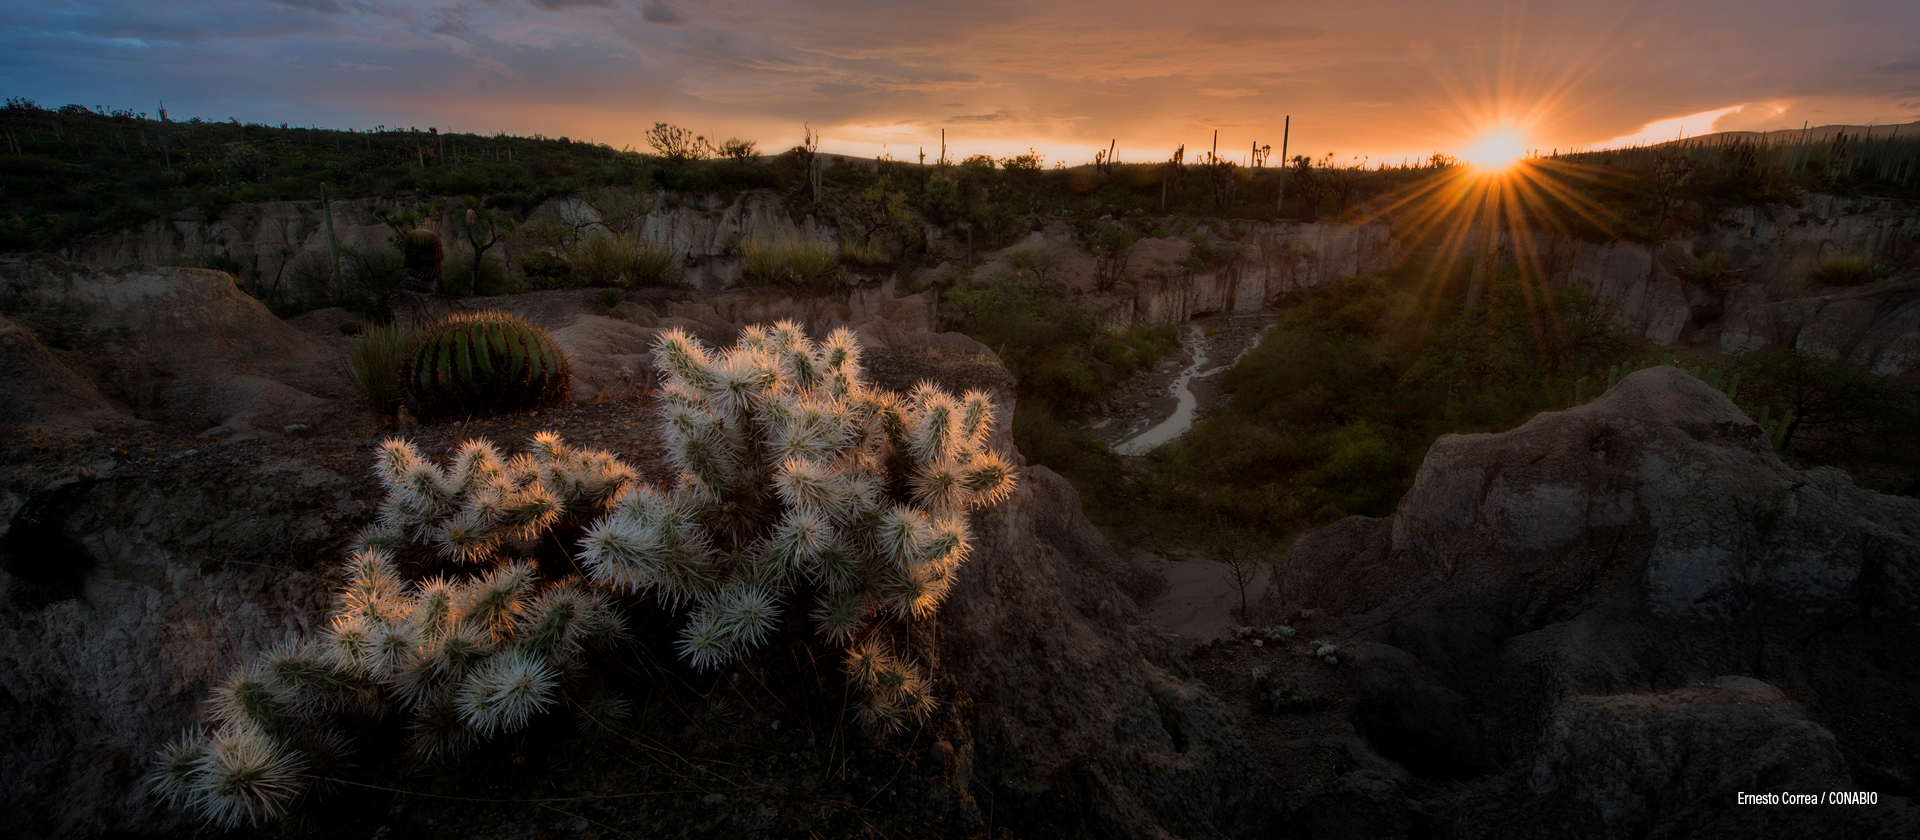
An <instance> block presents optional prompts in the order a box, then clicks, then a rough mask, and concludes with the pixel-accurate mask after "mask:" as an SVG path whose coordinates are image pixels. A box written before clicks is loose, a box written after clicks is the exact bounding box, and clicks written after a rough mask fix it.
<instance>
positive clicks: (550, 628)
mask: <svg viewBox="0 0 1920 840" xmlns="http://www.w3.org/2000/svg"><path fill="white" fill-rule="evenodd" d="M655 356H656V360H657V361H656V364H657V365H658V366H659V367H660V369H661V372H662V373H663V374H664V376H665V379H666V384H665V386H664V388H663V389H662V393H661V401H660V413H661V418H660V419H661V421H662V424H663V427H664V431H665V436H666V438H667V442H668V447H667V448H668V451H669V457H670V458H671V460H672V465H673V466H674V467H675V468H676V469H677V470H678V475H677V477H676V478H675V479H674V480H673V481H672V482H671V483H670V484H669V485H668V486H654V485H650V484H647V483H645V482H642V481H641V480H640V479H639V477H638V474H637V473H636V471H635V470H634V469H633V468H632V467H631V466H629V465H627V464H625V463H622V462H621V461H620V460H618V459H617V458H615V457H614V456H612V455H611V454H609V453H606V452H602V451H587V450H579V449H574V448H572V447H569V446H567V445H566V444H565V443H564V442H562V441H561V440H560V439H559V438H558V437H557V436H555V435H553V434H551V433H541V434H539V435H536V436H535V437H534V439H533V441H532V442H531V445H530V446H529V447H528V449H527V451H525V452H524V453H522V454H518V455H514V456H513V457H511V458H506V457H503V456H502V455H501V453H500V452H499V451H498V450H497V449H495V447H494V446H493V445H492V444H489V443H486V442H484V441H469V442H468V443H466V444H464V445H462V446H461V448H460V449H459V451H458V452H457V453H456V454H455V455H454V457H453V458H452V459H451V460H450V461H449V463H447V464H445V465H439V464H436V463H434V462H432V461H430V460H428V459H427V458H426V457H424V456H422V454H421V453H420V452H419V451H418V450H416V449H415V448H414V447H413V446H412V445H411V444H409V443H406V442H404V441H400V440H388V441H386V442H384V443H383V444H382V445H381V447H380V450H379V455H378V457H377V459H376V465H375V472H376V474H377V475H378V477H379V480H380V482H381V484H382V486H383V488H384V490H385V493H386V498H385V500H384V501H383V502H382V504H381V506H380V518H379V521H378V522H377V523H376V524H374V525H372V526H370V527H368V528H367V529H366V530H364V531H362V532H361V534H360V535H359V536H358V538H357V539H356V540H355V544H354V545H353V546H352V548H351V552H350V555H349V557H348V559H347V562H346V565H345V568H344V570H343V571H344V578H345V586H344V588H343V590H342V591H341V592H340V594H339V596H338V598H337V599H336V603H335V609H334V612H333V615H332V616H331V619H330V621H329V623H328V624H327V626H326V629H325V630H323V631H322V632H321V633H320V634H319V635H318V637H317V638H311V639H306V640H301V641H297V642H294V643H292V644H289V645H286V646H283V647H281V648H279V649H276V650H274V651H272V652H270V653H268V654H267V655H265V656H264V657H262V658H261V659H259V660H258V661H256V662H255V663H253V664H251V665H250V666H248V667H246V668H244V669H243V670H241V672H240V673H239V674H237V675H235V676H233V677H232V678H230V679H228V680H227V681H226V682H224V683H222V684H220V685H219V686H218V687H217V688H215V689H214V691H213V693H212V698H211V700H210V702H209V704H208V715H207V717H208V720H207V722H206V726H207V727H208V728H205V729H196V730H194V731H191V732H189V733H187V734H186V735H185V736H183V737H182V738H181V739H180V740H178V741H176V742H174V743H173V744H170V745H168V746H167V747H166V748H165V749H164V750H162V751H161V754H160V756H159V757H158V760H157V762H156V767H155V769H154V771H153V776H152V782H153V787H154V790H155V791H156V793H158V794H160V795H161V796H162V797H164V798H165V799H167V800H168V801H169V802H171V803H172V804H174V805H176V806H178V807H185V808H191V809H194V810H197V811H199V812H200V813H201V814H202V815H203V816H205V817H206V818H207V819H209V820H210V821H211V822H214V823H217V824H221V825H225V826H235V825H239V824H242V823H257V822H259V821H262V820H270V819H275V818H278V817H280V816H282V815H284V814H285V813H286V811H287V809H288V807H289V805H290V803H291V802H292V800H293V799H294V798H295V797H297V796H298V795H300V793H301V792H302V790H303V788H304V785H305V781H306V780H307V779H308V778H309V777H310V776H312V775H313V771H314V770H315V769H316V768H324V767H326V766H327V765H329V764H330V763H333V762H334V760H335V759H334V757H335V756H337V755H339V754H341V753H342V752H343V751H344V745H345V739H344V737H343V736H341V735H340V734H339V732H338V731H336V730H335V729H334V728H333V727H332V726H331V725H330V723H331V721H332V720H333V719H334V718H336V717H337V716H340V715H342V714H347V713H351V714H353V715H354V716H356V717H362V718H365V717H377V716H380V715H382V714H386V713H388V712H392V711H400V712H403V713H405V714H408V715H410V716H411V720H412V722H411V727H410V733H411V735H410V739H411V740H410V748H411V749H412V751H413V752H414V753H415V754H416V755H417V756H418V757H420V758H422V759H436V758H442V757H447V756H451V755H455V754H457V753H459V752H460V751H462V750H464V749H467V748H469V747H471V746H473V745H475V744H477V743H479V742H480V741H482V740H485V739H487V738H491V737H493V736H495V735H497V734H500V733H505V732H512V731H515V730H518V729H520V728H522V727H524V726H526V725H527V723H528V722H529V721H530V720H531V719H532V718H533V716H534V715H536V714H539V713H541V712H543V711H545V710H547V709H549V708H551V707H552V706H554V705H555V704H556V703H557V702H558V698H559V695H560V694H561V693H562V692H563V691H565V690H566V688H567V685H568V684H567V683H566V680H565V678H566V677H567V676H568V675H570V674H573V673H576V672H578V671H579V670H580V669H582V668H583V667H584V666H585V665H586V663H587V657H586V654H587V652H588V651H589V650H591V649H593V648H596V647H600V646H604V645H606V644H608V643H610V642H614V641H616V640H618V639H620V638H621V637H622V636H623V635H624V629H623V628H624V625H625V622H624V621H623V619H622V614H623V610H625V609H630V608H645V606H646V605H647V604H649V603H651V605H652V606H653V607H654V608H659V609H665V610H668V611H672V612H685V613H687V620H686V622H685V625H684V628H683V629H682V630H681V631H680V633H679V639H678V649H679V651H680V653H681V654H682V656H683V658H684V659H685V660H686V661H687V662H688V663H689V664H691V665H692V666H693V667H695V668H699V669H711V668H715V667H719V666H722V665H724V664H726V663H728V662H730V661H732V660H734V659H736V658H737V657H740V656H742V655H744V654H746V653H748V652H749V651H750V650H751V649H752V648H753V647H755V646H756V645H758V644H760V643H762V642H763V641H765V640H766V639H767V638H769V636H771V635H772V634H773V633H774V632H775V630H776V627H777V624H778V623H779V620H780V618H781V616H782V615H783V614H785V615H788V616H790V617H789V619H788V623H789V624H790V625H792V626H811V627H812V628H814V629H815V630H816V631H817V633H818V635H819V636H820V637H821V638H822V639H823V640H824V641H825V642H827V643H828V644H830V645H832V646H835V647H839V648H842V649H843V650H844V655H845V671H846V675H847V679H848V681H849V684H850V686H851V687H852V688H853V689H855V693H856V694H857V696H858V697H859V700H858V701H857V702H858V704H859V705H858V709H857V713H858V717H859V718H860V719H861V720H862V721H863V722H865V723H866V724H868V725H870V726H872V727H874V728H876V729H889V728H895V727H898V726H901V725H903V724H904V723H905V722H906V721H909V720H913V719H916V718H918V717H920V716H923V715H924V714H925V713H926V712H927V711H928V710H929V709H931V708H932V707H933V704H934V698H933V695H932V692H931V689H930V685H929V679H928V677H927V675H925V674H923V673H922V672H921V669H920V668H919V666H917V665H916V664H915V663H914V661H913V660H912V659H911V657H910V656H909V655H908V653H909V652H908V651H905V650H902V649H899V648H896V647H894V646H890V645H888V644H886V643H885V642H884V639H885V638H886V637H888V636H897V635H900V634H897V633H886V632H883V631H885V630H886V629H887V626H888V625H890V624H891V625H892V626H894V627H896V628H897V627H899V626H901V625H902V624H904V622H906V621H907V620H910V619H916V618H925V617H927V616H929V615H930V614H931V613H932V612H933V611H934V610H935V608H936V607H937V606H938V605H939V604H940V602H941V600H942V599H943V598H944V597H945V595H946V593H947V592H948V591H949V590H950V588H951V587H952V585H953V581H954V574H955V571H956V570H957V569H958V568H959V566H960V564H961V563H962V562H963V561H965V559H966V558H967V555H968V552H969V550H970V546H971V543H970V536H969V533H968V524H967V512H968V511H969V510H970V509H973V508H977V507H980V506H983V505H988V504H992V503H994V502H996V501H998V500H1000V499H1002V498H1004V497H1005V496H1006V495H1007V494H1008V493H1009V492H1010V491H1011V490H1012V488H1013V485H1014V481H1015V479H1014V475H1013V471H1012V469H1011V467H1010V465H1008V464H1007V462H1006V461H1005V460H1004V459H1003V458H1001V457H1000V456H999V455H998V454H997V453H995V452H993V451H992V450H990V449H988V448H987V446H986V443H987V437H988V435H989V433H990V432H991V430H992V426H993V418H994V408H993V404H992V402H991V401H990V400H989V399H988V397H987V396H986V395H985V394H982V393H979V392H970V393H968V394H966V395H965V396H962V397H958V398H956V397H954V396H952V395H949V394H947V393H945V392H942V391H940V390H939V389H937V388H934V387H933V386H931V385H927V384H922V385H920V386H919V387H917V388H915V389H914V390H913V392H912V393H910V394H907V395H904V396H902V395H897V394H893V393H890V392H887V391H883V390H879V389H875V388H871V387H869V386H867V385H866V383H864V382H863V381H862V378H861V371H860V365H859V357H860V348H859V346H858V344H857V343H856V342H855V341H854V339H853V336H852V334H851V333H849V332H847V331H846V330H840V331H837V332H835V333H834V334H833V335H831V336H829V337H828V338H827V339H826V340H825V341H824V342H819V343H815V342H813V341H811V340H810V339H808V338H807V336H806V335H805V334H804V333H802V332H801V330H800V329H799V328H797V327H796V326H794V325H793V324H791V323H784V322H783V323H781V324H778V325H775V326H774V327H772V328H764V327H750V328H748V329H747V330H746V331H745V333H744V334H743V336H742V338H741V340H740V342H739V343H738V344H737V345H735V346H734V347H732V348H730V349H726V350H722V351H715V350H711V349H709V348H707V347H704V346H702V345H701V344H700V342H698V341H696V340H694V339H692V338H690V337H688V336H687V335H686V334H684V333H681V332H679V331H670V332H668V333H666V334H664V335H663V336H662V337H661V339H660V340H659V343H658V344H657V346H656V348H655ZM555 539H574V540H576V542H577V550H576V551H573V552H571V553H569V554H567V555H566V556H565V557H559V558H556V557H554V556H553V555H552V554H551V553H549V554H547V555H544V556H541V552H542V551H543V550H546V549H544V548H543V546H548V544H550V543H552V542H554V540H555ZM403 569H426V570H438V571H440V574H436V575H431V576H427V575H419V574H416V575H408V574H405V573H403ZM582 573H584V574H582ZM643 596H651V601H650V602H649V601H648V600H647V599H646V598H645V597H643ZM584 705H585V704H584V703H583V707H584Z"/></svg>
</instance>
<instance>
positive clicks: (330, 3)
mask: <svg viewBox="0 0 1920 840" xmlns="http://www.w3.org/2000/svg"><path fill="white" fill-rule="evenodd" d="M273 2H275V3H279V4H280V5H282V6H291V7H293V8H295V9H306V10H307V11H309V12H319V13H321V14H327V15H337V14H340V13H341V12H344V11H346V7H344V6H341V5H340V4H339V3H337V2H334V0H273Z"/></svg>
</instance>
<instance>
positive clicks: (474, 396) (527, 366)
mask: <svg viewBox="0 0 1920 840" xmlns="http://www.w3.org/2000/svg"><path fill="white" fill-rule="evenodd" d="M572 384H573V374H572V371H571V367H570V366H569V365H568V363H567V356H566V354H565V353H562V352H561V351H560V345H559V344H557V343H555V342H554V340H553V336H551V335H549V334H548V333H547V331H546V330H543V329H540V328H539V327H536V326H534V325H532V324H529V323H527V322H525V321H522V320H520V319H519V318H515V317H513V316H512V315H508V314H505V313H502V312H462V313H458V314H455V315H451V316H448V317H447V318H445V319H443V320H441V321H440V322H439V323H437V324H434V325H433V326H431V327H428V328H427V329H425V330H422V331H421V332H420V334H419V336H418V338H417V339H416V340H415V341H414V344H413V349H412V351H411V352H409V353H408V355H407V362H406V366H405V367H404V368H403V369H402V370H401V372H400V385H401V392H402V394H403V395H404V397H405V399H406V404H407V410H409V411H411V412H413V414H414V416H415V417H418V418H421V419H423V420H439V419H449V418H458V417H471V416H474V415H484V414H503V413H508V412H514V411H525V410H527V409H533V408H543V407H546V406H550V405H555V404H557V403H559V402H560V401H561V400H563V399H566V396H567V392H568V389H569V388H570V387H571V386H572Z"/></svg>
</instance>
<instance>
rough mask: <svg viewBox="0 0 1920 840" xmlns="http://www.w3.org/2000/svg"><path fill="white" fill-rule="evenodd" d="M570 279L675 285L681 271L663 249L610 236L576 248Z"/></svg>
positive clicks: (600, 283)
mask: <svg viewBox="0 0 1920 840" xmlns="http://www.w3.org/2000/svg"><path fill="white" fill-rule="evenodd" d="M570 262H571V263H572V265H573V272H572V274H573V279H574V280H575V281H577V282H580V283H584V284H586V285H590V286H677V285H679V284H680V283H681V280H682V277H683V275H684V271H683V270H682V269H681V267H680V263H679V262H678V261H677V260H675V259H674V258H673V254H672V252H670V251H668V250H667V249H665V248H655V247H652V246H650V245H646V244H643V243H636V242H633V241H630V240H626V239H619V238H616V237H613V236H604V235H603V236H590V237H587V239H586V240H585V241H583V242H581V243H580V244H579V245H577V246H575V248H574V250H573V254H572V257H571V260H570Z"/></svg>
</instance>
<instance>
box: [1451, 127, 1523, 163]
mask: <svg viewBox="0 0 1920 840" xmlns="http://www.w3.org/2000/svg"><path fill="white" fill-rule="evenodd" d="M1526 156H1527V141H1526V138H1525V137H1522V136H1521V135H1520V130H1519V129H1517V128H1514V127H1513V126H1512V125H1506V124H1503V125H1501V126H1499V127H1497V128H1493V129H1491V130H1489V131H1487V132H1486V133H1484V134H1482V135H1480V139H1479V140H1476V141H1474V144H1473V146H1472V148H1469V149H1467V155H1466V157H1467V162H1468V163H1471V164H1473V167H1474V168H1475V169H1481V170H1485V171H1487V172H1501V171H1504V170H1506V169H1508V168H1510V167H1512V166H1513V165H1514V164H1516V163H1519V162H1520V160H1521V159H1522V158H1525V157H1526Z"/></svg>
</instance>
